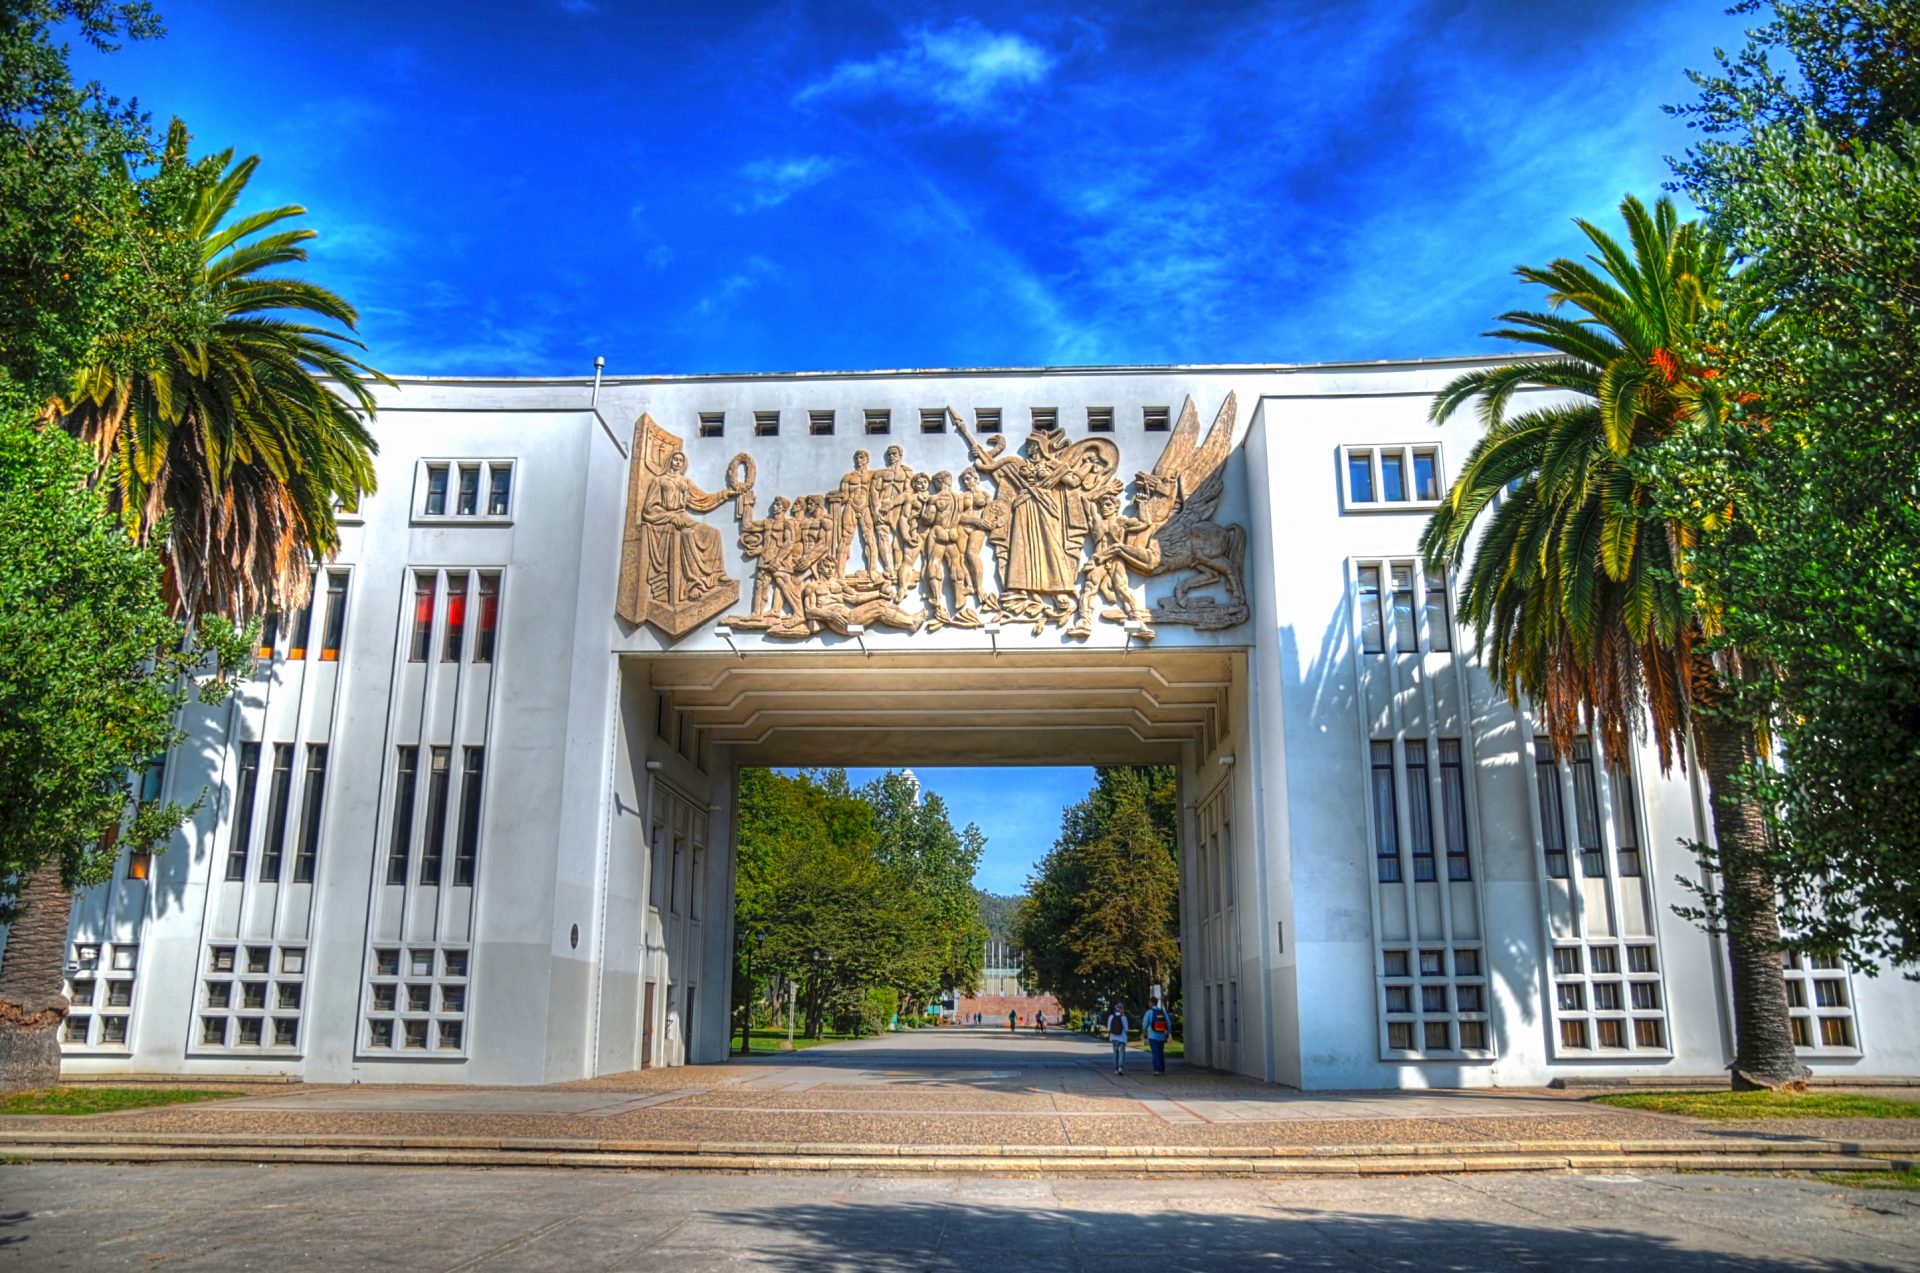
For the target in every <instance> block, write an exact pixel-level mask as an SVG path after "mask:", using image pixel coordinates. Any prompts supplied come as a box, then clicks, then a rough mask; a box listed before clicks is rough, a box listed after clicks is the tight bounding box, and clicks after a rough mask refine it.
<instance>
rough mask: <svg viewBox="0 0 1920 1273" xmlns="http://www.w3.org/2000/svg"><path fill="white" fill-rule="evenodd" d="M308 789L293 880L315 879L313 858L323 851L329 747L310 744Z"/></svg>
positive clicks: (302, 801)
mask: <svg viewBox="0 0 1920 1273" xmlns="http://www.w3.org/2000/svg"><path fill="white" fill-rule="evenodd" d="M305 786H306V790H305V791H304V792H303V793H302V794H301V797H300V845H299V847H298V849H296V850H295V852H294V855H293V882H294V883H295V884H311V883H313V860H314V858H315V857H316V856H317V855H318V854H319V852H320V806H321V797H322V796H323V795H325V794H326V789H327V749H326V747H325V746H324V745H322V744H320V743H308V744H307V780H306V783H305Z"/></svg>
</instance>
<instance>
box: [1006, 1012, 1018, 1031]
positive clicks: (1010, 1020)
mask: <svg viewBox="0 0 1920 1273" xmlns="http://www.w3.org/2000/svg"><path fill="white" fill-rule="evenodd" d="M1007 1033H1008V1034H1018V1033H1020V1014H1019V1013H1018V1012H1016V1011H1015V1010H1014V1009H1012V1008H1009V1009H1007Z"/></svg>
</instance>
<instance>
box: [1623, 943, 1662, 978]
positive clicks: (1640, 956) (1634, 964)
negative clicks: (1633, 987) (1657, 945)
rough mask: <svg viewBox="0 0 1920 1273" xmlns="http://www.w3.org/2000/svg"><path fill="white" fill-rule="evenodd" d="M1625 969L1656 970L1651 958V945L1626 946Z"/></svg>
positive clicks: (1629, 970)
mask: <svg viewBox="0 0 1920 1273" xmlns="http://www.w3.org/2000/svg"><path fill="white" fill-rule="evenodd" d="M1627 971H1628V972H1654V971H1656V969H1655V967H1654V960H1653V947H1651V946H1629V947H1627Z"/></svg>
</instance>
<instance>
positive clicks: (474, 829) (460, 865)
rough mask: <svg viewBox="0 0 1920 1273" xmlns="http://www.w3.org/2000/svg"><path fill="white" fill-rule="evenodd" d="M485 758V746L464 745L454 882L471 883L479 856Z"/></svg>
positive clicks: (454, 859)
mask: <svg viewBox="0 0 1920 1273" xmlns="http://www.w3.org/2000/svg"><path fill="white" fill-rule="evenodd" d="M485 762H486V752H485V749H483V748H480V747H469V748H467V757H466V770H465V772H464V773H462V774H461V775H460V839H459V841H458V843H457V845H456V847H455V849H454V853H453V882H454V883H455V884H457V885H458V884H467V885H471V884H472V883H473V876H474V866H475V864H476V863H477V862H478V861H479V858H480V774H481V770H482V768H483V767H484V765H485Z"/></svg>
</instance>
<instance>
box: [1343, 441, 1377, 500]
mask: <svg viewBox="0 0 1920 1273" xmlns="http://www.w3.org/2000/svg"><path fill="white" fill-rule="evenodd" d="M1347 499H1348V500H1349V501H1350V502H1352V503H1355V504H1371V503H1373V502H1374V495H1373V452H1371V451H1350V452H1348V453H1347Z"/></svg>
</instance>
